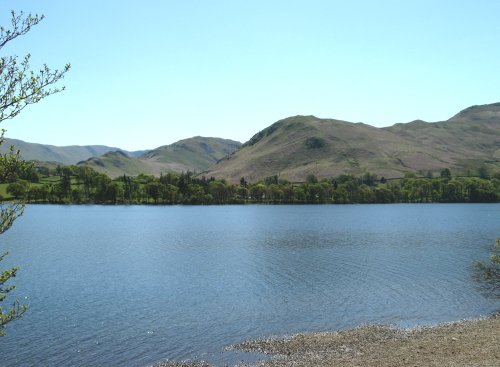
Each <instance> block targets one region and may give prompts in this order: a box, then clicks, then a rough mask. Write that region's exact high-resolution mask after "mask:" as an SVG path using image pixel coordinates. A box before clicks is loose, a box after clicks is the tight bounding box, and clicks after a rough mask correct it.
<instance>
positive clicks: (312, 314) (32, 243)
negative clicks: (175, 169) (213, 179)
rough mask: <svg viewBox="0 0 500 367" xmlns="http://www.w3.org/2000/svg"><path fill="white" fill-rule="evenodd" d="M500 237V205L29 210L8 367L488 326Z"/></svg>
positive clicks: (11, 236) (198, 355) (103, 362)
mask: <svg viewBox="0 0 500 367" xmlns="http://www.w3.org/2000/svg"><path fill="white" fill-rule="evenodd" d="M497 237H500V205H498V204H487V205H480V204H478V205H475V204H466V205H460V204H454V205H438V204H436V205H434V204H427V205H415V204H414V205H347V206H333V205H323V206H256V205H254V206H173V207H169V206H48V205H44V206H29V207H28V208H27V209H26V213H25V215H24V216H23V217H22V218H20V219H19V220H18V221H16V223H15V225H14V227H13V228H12V229H11V230H10V231H8V232H7V233H6V234H5V235H3V236H2V238H1V240H2V249H5V248H8V249H10V250H11V255H9V257H8V258H7V259H6V260H4V261H3V262H2V263H1V265H2V268H5V267H6V266H7V265H20V266H21V270H20V272H19V275H18V276H17V277H16V278H15V279H14V283H15V285H16V286H17V289H16V291H15V292H16V293H15V295H14V296H10V297H9V298H10V300H13V299H14V297H18V298H19V299H20V300H22V301H24V302H25V303H27V304H28V305H29V312H28V313H27V314H26V315H25V317H24V318H23V319H21V320H18V321H16V322H15V323H12V324H10V325H9V327H7V330H6V331H7V336H6V337H4V338H1V339H0V355H1V356H2V357H1V363H2V366H32V365H38V366H137V367H140V366H147V365H151V364H152V363H154V362H157V361H160V360H167V359H170V360H172V359H173V360H176V361H182V360H206V361H210V362H213V363H219V364H224V363H227V364H235V363H237V362H238V361H239V360H242V359H252V358H254V356H249V357H247V356H245V355H240V354H235V353H231V352H226V351H225V347H227V346H229V345H231V344H233V343H237V342H241V341H243V340H246V339H249V338H255V337H259V336H269V335H283V334H290V333H296V332H303V331H319V330H336V329H343V328H349V327H354V326H358V325H360V324H364V323H390V324H396V325H400V326H405V327H406V326H415V325H418V324H436V323H439V322H443V321H451V320H459V319H462V318H475V317H479V316H481V315H487V314H489V313H491V312H493V311H496V310H497V309H498V308H500V303H499V300H498V299H495V298H493V297H489V296H488V294H487V293H485V292H483V291H482V290H481V288H480V287H479V286H478V284H477V282H476V281H475V280H474V277H473V272H474V269H473V267H472V263H473V261H474V260H477V259H486V258H487V256H488V253H489V251H490V250H491V246H492V245H493V242H494V239H495V238H497ZM4 303H5V302H4ZM3 306H4V307H5V306H6V305H3Z"/></svg>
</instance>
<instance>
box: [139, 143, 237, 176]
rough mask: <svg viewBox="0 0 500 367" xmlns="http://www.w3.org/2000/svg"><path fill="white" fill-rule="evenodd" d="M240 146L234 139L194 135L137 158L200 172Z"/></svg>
mask: <svg viewBox="0 0 500 367" xmlns="http://www.w3.org/2000/svg"><path fill="white" fill-rule="evenodd" d="M240 147H241V143H240V142H238V141H234V140H229V139H221V138H205V137H201V136H195V137H193V138H189V139H184V140H180V141H178V142H177V143H173V144H171V145H164V146H161V147H159V148H156V149H153V150H151V151H149V152H147V153H145V154H143V155H141V156H140V157H139V158H140V159H141V160H147V161H149V162H156V163H163V164H167V165H168V164H171V165H173V166H172V167H173V168H175V169H174V170H177V171H178V170H179V169H178V168H177V167H180V166H184V168H185V170H187V169H189V170H191V171H196V172H200V171H204V170H206V169H208V168H209V167H211V166H213V165H214V164H215V163H217V161H218V160H219V159H221V158H223V157H225V156H226V155H228V154H231V153H232V152H234V151H235V150H236V149H238V148H240Z"/></svg>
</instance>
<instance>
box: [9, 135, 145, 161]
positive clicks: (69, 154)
mask: <svg viewBox="0 0 500 367" xmlns="http://www.w3.org/2000/svg"><path fill="white" fill-rule="evenodd" d="M11 146H14V147H16V149H19V150H20V151H21V156H22V157H23V159H25V160H28V161H32V160H36V161H46V162H50V161H53V162H60V163H62V164H76V163H78V162H80V161H83V160H86V159H88V158H90V157H98V156H100V155H103V154H104V153H107V152H112V151H117V150H119V151H122V152H125V153H126V154H127V155H130V156H131V157H134V156H139V155H141V154H144V153H145V152H146V151H137V152H127V151H124V150H122V149H119V148H114V147H108V146H105V145H86V146H79V145H70V146H63V147H58V146H54V145H47V144H37V143H27V142H25V141H22V140H18V139H8V138H6V139H5V141H4V143H3V144H2V145H0V153H7V152H8V151H9V149H10V147H11Z"/></svg>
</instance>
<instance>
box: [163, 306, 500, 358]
mask: <svg viewBox="0 0 500 367" xmlns="http://www.w3.org/2000/svg"><path fill="white" fill-rule="evenodd" d="M235 347H236V348H237V349H240V350H243V351H260V352H264V353H266V354H270V355H273V356H275V358H272V359H271V360H268V361H263V362H260V363H258V364H257V365H256V366H260V367H284V366H300V367H302V366H303V367H313V366H319V367H321V366H345V367H350V366H363V367H370V366H374V367H375V366H376V367H389V366H391V367H403V366H412V367H414V366H440V367H445V366H450V367H451V366H491V367H496V366H500V315H499V314H496V315H494V316H491V317H489V318H487V319H481V320H471V321H461V322H456V323H449V324H442V325H439V326H434V327H424V328H416V329H409V330H406V329H397V328H392V327H388V326H378V325H375V326H363V327H360V328H356V329H351V330H345V331H339V332H325V333H311V334H298V335H294V336H291V337H287V338H282V339H274V338H271V339H260V340H252V341H247V342H244V343H241V344H239V345H237V346H235ZM155 366H156V367H174V366H175V367H195V366H196V367H200V366H203V367H208V366H209V365H207V364H203V363H194V364H182V363H177V364H175V363H174V364H172V363H170V364H169V363H160V364H157V365H155Z"/></svg>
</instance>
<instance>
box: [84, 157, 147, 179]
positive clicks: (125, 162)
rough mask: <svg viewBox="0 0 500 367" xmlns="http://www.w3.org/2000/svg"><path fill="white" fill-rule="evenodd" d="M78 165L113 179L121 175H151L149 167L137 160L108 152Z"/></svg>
mask: <svg viewBox="0 0 500 367" xmlns="http://www.w3.org/2000/svg"><path fill="white" fill-rule="evenodd" d="M78 165H85V166H89V167H91V168H93V169H94V170H96V171H97V172H100V173H104V174H106V175H107V176H109V177H112V178H115V177H118V176H122V175H128V176H137V175H139V174H141V173H146V174H149V173H151V169H150V167H149V166H148V165H147V164H145V163H144V162H142V161H140V160H139V159H137V158H132V157H129V156H127V155H126V154H124V153H123V152H120V151H116V152H109V153H106V154H104V155H102V156H100V157H92V158H89V159H88V160H86V161H82V162H79V163H78Z"/></svg>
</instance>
